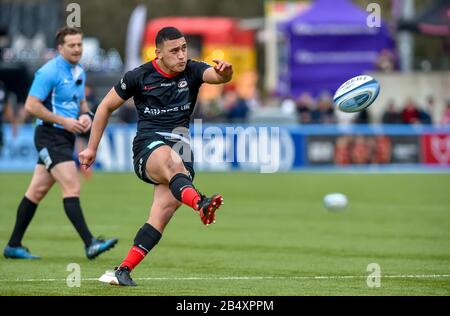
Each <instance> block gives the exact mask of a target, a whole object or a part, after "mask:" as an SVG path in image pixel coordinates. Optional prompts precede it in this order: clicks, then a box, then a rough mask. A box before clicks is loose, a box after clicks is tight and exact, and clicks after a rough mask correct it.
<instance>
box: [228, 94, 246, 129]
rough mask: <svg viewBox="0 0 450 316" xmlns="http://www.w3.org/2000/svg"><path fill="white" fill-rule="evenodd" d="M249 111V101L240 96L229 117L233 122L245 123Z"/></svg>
mask: <svg viewBox="0 0 450 316" xmlns="http://www.w3.org/2000/svg"><path fill="white" fill-rule="evenodd" d="M248 112H249V109H248V106H247V101H246V100H245V99H243V98H238V99H237V101H236V103H235V105H234V107H232V108H231V109H230V111H229V112H228V115H227V118H228V120H229V121H230V122H231V123H243V122H245V121H246V120H247V115H248Z"/></svg>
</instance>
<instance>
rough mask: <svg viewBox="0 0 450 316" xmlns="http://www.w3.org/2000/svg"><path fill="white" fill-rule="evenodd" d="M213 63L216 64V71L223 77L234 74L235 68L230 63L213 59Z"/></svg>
mask: <svg viewBox="0 0 450 316" xmlns="http://www.w3.org/2000/svg"><path fill="white" fill-rule="evenodd" d="M213 62H214V63H216V65H215V66H214V70H215V71H216V72H217V73H218V74H219V75H221V76H223V77H229V76H231V75H232V74H233V66H232V65H231V64H230V63H227V62H226V61H223V60H218V59H213Z"/></svg>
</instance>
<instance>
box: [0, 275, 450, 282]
mask: <svg viewBox="0 0 450 316" xmlns="http://www.w3.org/2000/svg"><path fill="white" fill-rule="evenodd" d="M368 277H369V276H367V275H316V276H225V277H152V278H133V279H134V280H136V281H228V280H230V281H258V280H287V281H289V280H341V279H366V278H368ZM445 278H450V274H404V275H381V279H445ZM64 281H66V279H0V282H64ZM81 281H98V278H82V279H81Z"/></svg>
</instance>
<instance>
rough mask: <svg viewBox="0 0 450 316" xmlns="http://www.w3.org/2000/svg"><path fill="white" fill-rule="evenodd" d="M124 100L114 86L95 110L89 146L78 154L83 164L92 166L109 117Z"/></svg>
mask: <svg viewBox="0 0 450 316" xmlns="http://www.w3.org/2000/svg"><path fill="white" fill-rule="evenodd" d="M124 102H125V100H124V99H122V98H121V97H119V95H118V94H117V92H116V91H115V90H114V88H112V89H111V90H110V91H109V92H108V94H107V95H106V96H105V97H104V98H103V100H102V102H101V103H100V105H99V106H98V108H97V111H96V112H95V116H94V121H93V122H92V127H91V135H90V137H89V143H88V146H87V148H86V149H85V150H83V151H82V152H80V153H79V155H78V160H79V161H80V163H81V165H84V166H90V165H92V164H93V163H94V161H95V157H96V154H97V148H98V144H99V143H100V140H101V139H102V135H103V132H104V131H105V128H106V125H107V124H108V120H109V117H110V116H111V114H112V112H114V111H115V110H117V109H118V108H119V107H120V106H121V105H122V104H123V103H124Z"/></svg>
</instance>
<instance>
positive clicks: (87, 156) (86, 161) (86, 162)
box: [78, 148, 97, 169]
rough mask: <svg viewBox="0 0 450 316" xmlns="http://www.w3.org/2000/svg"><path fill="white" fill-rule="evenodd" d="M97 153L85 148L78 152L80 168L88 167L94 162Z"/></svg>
mask: <svg viewBox="0 0 450 316" xmlns="http://www.w3.org/2000/svg"><path fill="white" fill-rule="evenodd" d="M96 155H97V153H96V151H95V150H93V149H90V148H86V149H85V150H83V151H82V152H80V153H79V154H78V160H79V161H80V165H81V168H85V169H87V168H89V167H90V166H91V165H92V164H93V163H94V162H95V157H96Z"/></svg>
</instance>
